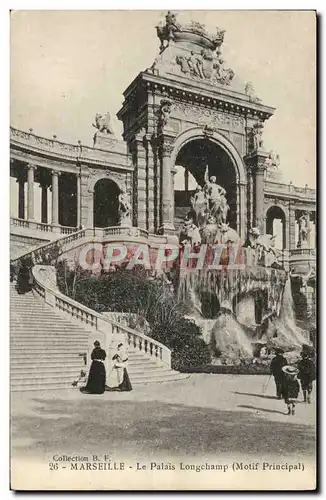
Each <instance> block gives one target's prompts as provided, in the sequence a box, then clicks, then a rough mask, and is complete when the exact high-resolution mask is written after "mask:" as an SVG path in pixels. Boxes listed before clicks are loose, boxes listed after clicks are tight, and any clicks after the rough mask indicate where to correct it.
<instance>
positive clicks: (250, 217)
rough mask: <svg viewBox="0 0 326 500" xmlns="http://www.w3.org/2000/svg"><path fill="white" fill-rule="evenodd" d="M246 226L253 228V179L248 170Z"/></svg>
mask: <svg viewBox="0 0 326 500" xmlns="http://www.w3.org/2000/svg"><path fill="white" fill-rule="evenodd" d="M247 193H248V224H249V227H253V226H254V219H253V217H254V179H253V174H252V171H251V169H248V190H247Z"/></svg>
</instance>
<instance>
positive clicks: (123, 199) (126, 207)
mask: <svg viewBox="0 0 326 500" xmlns="http://www.w3.org/2000/svg"><path fill="white" fill-rule="evenodd" d="M129 198H130V197H129V195H128V194H127V193H125V192H124V191H121V193H120V194H119V198H118V201H119V207H118V213H119V221H120V226H131V204H130V201H129Z"/></svg>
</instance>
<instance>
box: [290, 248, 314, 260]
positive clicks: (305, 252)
mask: <svg viewBox="0 0 326 500" xmlns="http://www.w3.org/2000/svg"><path fill="white" fill-rule="evenodd" d="M301 256H306V257H314V258H316V248H294V249H293V250H290V258H291V257H294V258H295V257H301Z"/></svg>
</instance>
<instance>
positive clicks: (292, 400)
mask: <svg viewBox="0 0 326 500" xmlns="http://www.w3.org/2000/svg"><path fill="white" fill-rule="evenodd" d="M282 370H283V373H284V378H283V397H284V401H285V403H286V404H287V407H288V415H294V414H295V405H296V403H297V400H298V395H299V391H300V385H299V382H298V380H297V375H298V373H299V370H298V369H297V368H296V367H295V366H290V365H287V366H283V368H282Z"/></svg>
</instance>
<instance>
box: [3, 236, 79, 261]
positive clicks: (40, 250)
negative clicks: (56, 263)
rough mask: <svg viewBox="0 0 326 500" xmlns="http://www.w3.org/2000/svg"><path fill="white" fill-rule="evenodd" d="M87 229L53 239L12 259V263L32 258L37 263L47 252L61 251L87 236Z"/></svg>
mask: <svg viewBox="0 0 326 500" xmlns="http://www.w3.org/2000/svg"><path fill="white" fill-rule="evenodd" d="M86 231H87V230H86V229H81V230H80V231H75V232H73V233H71V234H68V235H67V236H63V237H62V238H58V239H57V240H54V241H51V242H50V243H45V244H44V245H40V246H39V247H37V248H35V249H34V250H30V251H29V252H26V253H25V254H23V255H20V256H19V257H17V258H16V259H12V260H11V264H13V265H15V264H18V263H19V262H20V261H21V260H27V259H31V261H32V262H33V263H37V262H39V261H40V259H42V258H46V255H47V254H50V252H51V251H53V250H57V251H58V252H59V251H60V248H61V249H62V247H63V246H64V245H66V244H68V243H70V242H72V241H76V240H79V239H82V238H84V237H85V236H86Z"/></svg>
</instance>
